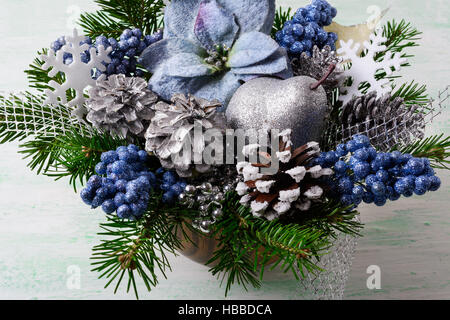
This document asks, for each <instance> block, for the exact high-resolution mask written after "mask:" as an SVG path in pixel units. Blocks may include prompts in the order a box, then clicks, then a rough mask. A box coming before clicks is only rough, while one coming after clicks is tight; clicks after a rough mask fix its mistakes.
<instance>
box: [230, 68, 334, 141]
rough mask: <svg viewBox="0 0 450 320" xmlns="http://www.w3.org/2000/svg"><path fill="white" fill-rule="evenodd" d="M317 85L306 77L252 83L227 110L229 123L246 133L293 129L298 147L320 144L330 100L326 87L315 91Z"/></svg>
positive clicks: (239, 92)
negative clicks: (313, 142)
mask: <svg viewBox="0 0 450 320" xmlns="http://www.w3.org/2000/svg"><path fill="white" fill-rule="evenodd" d="M316 83H317V80H316V79H313V78H310V77H305V76H300V77H293V78H289V79H287V80H280V79H276V78H268V77H261V78H256V79H253V80H250V81H248V82H246V83H245V84H243V85H242V86H241V87H239V89H238V90H237V91H236V93H235V94H234V95H233V97H232V99H231V101H230V103H229V105H228V108H227V111H226V117H227V121H228V124H229V125H230V126H231V127H232V128H234V129H244V130H247V129H255V130H264V131H267V130H270V129H278V130H280V131H283V130H285V129H291V130H292V142H293V144H294V147H299V146H301V145H304V144H306V143H308V142H310V141H319V139H320V137H321V134H322V130H323V129H324V125H325V121H324V119H325V116H326V113H327V110H328V99H327V94H326V92H325V90H324V89H323V87H322V86H319V87H318V88H317V89H315V90H312V89H311V86H312V85H315V84H316Z"/></svg>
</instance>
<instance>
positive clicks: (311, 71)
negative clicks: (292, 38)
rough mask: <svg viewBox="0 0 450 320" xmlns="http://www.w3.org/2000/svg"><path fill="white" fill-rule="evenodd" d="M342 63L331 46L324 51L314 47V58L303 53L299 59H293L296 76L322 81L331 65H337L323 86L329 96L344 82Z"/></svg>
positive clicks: (324, 48) (292, 63)
mask: <svg viewBox="0 0 450 320" xmlns="http://www.w3.org/2000/svg"><path fill="white" fill-rule="evenodd" d="M341 62H342V58H340V57H338V56H337V54H336V52H335V51H333V50H331V48H330V46H325V47H323V49H322V50H320V49H319V48H318V47H317V46H314V48H313V55H312V56H308V55H307V54H306V53H305V52H303V53H302V54H301V56H300V57H299V58H294V59H292V61H291V65H292V71H293V72H294V75H295V76H308V77H311V78H314V79H316V80H320V79H321V78H322V77H323V76H324V75H325V74H326V73H327V72H328V69H329V68H330V65H332V64H334V65H336V69H334V71H333V73H331V75H330V76H329V77H328V78H327V80H325V82H324V83H323V84H322V86H323V87H324V89H325V91H326V92H327V94H328V95H330V94H331V92H332V91H333V90H334V89H335V88H337V87H338V86H339V84H340V82H341V81H342V80H343V78H342V73H343V70H342V68H341V67H340V64H341Z"/></svg>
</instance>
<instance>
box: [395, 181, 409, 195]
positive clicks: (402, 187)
mask: <svg viewBox="0 0 450 320" xmlns="http://www.w3.org/2000/svg"><path fill="white" fill-rule="evenodd" d="M409 188H410V186H409V185H408V182H407V181H406V179H405V178H401V179H399V180H397V182H396V183H395V185H394V190H395V192H397V193H398V194H404V193H405V192H406V191H408V190H409Z"/></svg>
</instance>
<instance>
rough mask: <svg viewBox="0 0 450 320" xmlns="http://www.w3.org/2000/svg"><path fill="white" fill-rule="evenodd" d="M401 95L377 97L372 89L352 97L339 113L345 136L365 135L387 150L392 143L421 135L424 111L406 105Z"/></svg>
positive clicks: (409, 139)
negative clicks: (369, 91) (364, 93)
mask: <svg viewBox="0 0 450 320" xmlns="http://www.w3.org/2000/svg"><path fill="white" fill-rule="evenodd" d="M403 102H404V100H403V99H402V98H400V97H396V98H392V96H391V95H390V94H385V95H384V96H382V97H381V98H379V99H377V93H376V92H375V91H374V92H371V93H368V94H366V95H363V96H361V97H354V98H353V99H352V100H350V102H349V103H347V104H346V105H345V106H344V108H343V111H342V114H341V123H342V129H343V131H342V136H343V138H344V140H346V139H347V138H349V137H351V136H352V135H354V134H365V135H367V136H368V137H369V138H370V140H371V143H372V145H374V146H375V147H377V148H378V149H380V150H383V151H389V150H391V149H392V147H394V146H395V145H407V144H409V143H411V141H412V140H413V139H421V138H423V136H424V129H425V113H423V112H421V111H420V110H419V106H418V105H412V106H409V105H405V104H404V103H403Z"/></svg>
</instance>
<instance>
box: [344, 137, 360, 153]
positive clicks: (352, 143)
mask: <svg viewBox="0 0 450 320" xmlns="http://www.w3.org/2000/svg"><path fill="white" fill-rule="evenodd" d="M345 146H346V147H347V150H348V151H349V152H355V151H356V150H358V149H359V145H358V144H357V143H356V141H355V140H350V141H348V142H347V144H346V145H345Z"/></svg>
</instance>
